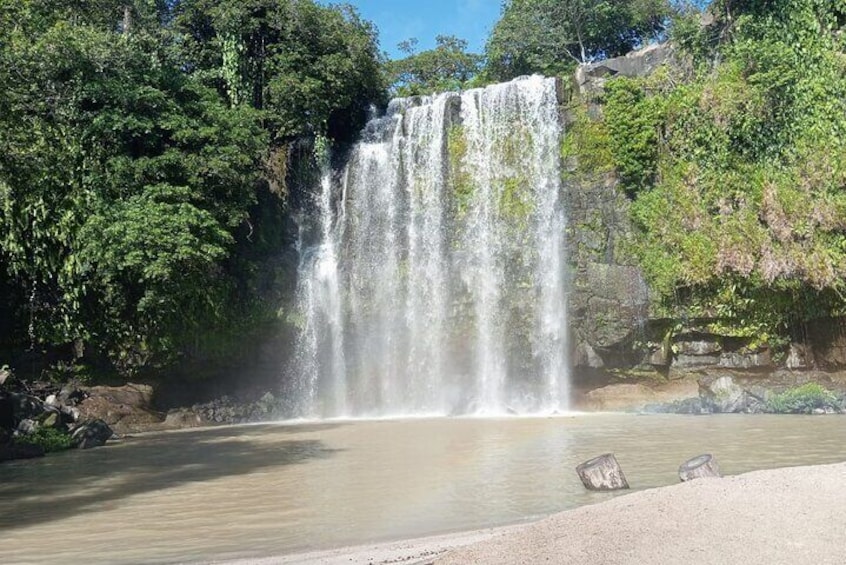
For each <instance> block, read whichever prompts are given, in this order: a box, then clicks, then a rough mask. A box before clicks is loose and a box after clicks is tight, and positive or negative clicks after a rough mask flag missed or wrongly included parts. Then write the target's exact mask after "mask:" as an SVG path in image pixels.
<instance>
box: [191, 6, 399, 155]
mask: <svg viewBox="0 0 846 565" xmlns="http://www.w3.org/2000/svg"><path fill="white" fill-rule="evenodd" d="M175 25H176V28H177V30H178V31H179V32H180V39H181V40H182V41H183V42H184V43H183V44H182V46H181V47H182V50H183V52H184V56H185V57H186V59H187V61H188V64H189V65H190V66H191V67H192V68H194V69H196V74H197V75H198V76H199V77H201V78H202V79H203V82H204V83H205V84H207V85H210V86H212V87H214V88H216V89H217V90H218V91H219V92H220V93H221V94H222V95H225V96H226V97H228V98H229V101H230V103H231V104H232V105H239V104H248V105H251V106H253V107H254V108H258V109H261V110H263V111H264V125H265V127H266V128H267V129H268V131H269V132H270V134H271V137H272V139H273V141H274V143H276V144H279V143H282V142H285V141H287V140H290V139H292V138H295V137H299V136H313V135H328V136H329V137H330V138H333V139H344V140H348V139H351V138H352V137H353V136H354V135H355V134H357V133H358V130H359V128H360V126H361V125H362V124H363V122H364V120H365V118H366V114H367V110H368V109H369V107H370V104H371V103H373V102H378V101H381V100H382V98H383V96H384V92H385V84H384V78H383V73H382V70H381V60H380V56H379V50H378V42H377V39H376V30H375V29H374V28H373V26H372V24H370V22H367V21H365V20H362V19H361V17H360V16H359V15H358V13H357V12H356V11H355V9H354V8H352V7H351V6H349V5H338V6H323V5H321V4H318V3H316V2H314V1H313V0H247V1H243V0H185V1H183V2H180V3H179V4H178V5H177V8H176V20H175Z"/></svg>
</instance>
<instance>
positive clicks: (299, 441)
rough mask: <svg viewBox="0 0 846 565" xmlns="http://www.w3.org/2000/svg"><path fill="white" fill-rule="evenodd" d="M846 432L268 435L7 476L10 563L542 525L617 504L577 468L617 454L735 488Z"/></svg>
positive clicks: (380, 430) (641, 484) (546, 426)
mask: <svg viewBox="0 0 846 565" xmlns="http://www.w3.org/2000/svg"><path fill="white" fill-rule="evenodd" d="M844 439H846V418H843V417H837V416H831V417H786V416H781V417H778V416H709V417H695V416H690V417H688V416H629V415H589V416H578V417H561V418H549V419H511V420H474V419H466V420H465V419H459V420H420V421H385V422H378V421H377V422H349V423H348V422H338V423H326V424H304V425H263V426H246V427H237V428H216V429H208V430H192V431H184V432H174V433H167V434H157V435H149V436H145V437H138V438H134V439H128V440H126V441H124V442H123V443H122V444H116V445H114V446H111V447H106V448H100V449H95V450H92V451H88V452H68V453H65V454H60V455H55V456H51V457H47V458H46V459H43V460H36V461H22V462H13V463H4V464H2V465H0V562H2V563H4V564H12V563H38V564H41V563H63V564H64V563H90V564H99V563H160V562H184V561H189V562H191V561H202V560H211V559H225V558H233V557H248V556H263V555H271V554H283V553H292V552H297V551H304V550H310V549H323V548H330V547H337V546H343V545H349V544H360V543H367V542H371V541H378V540H388V539H399V538H405V537H418V536H424V535H430V534H437V533H444V532H449V531H457V530H467V529H476V528H482V527H489V526H496V525H503V524H509V523H515V522H520V521H524V520H530V519H533V518H537V517H541V516H544V515H547V514H550V513H554V512H557V511H561V510H566V509H568V508H573V507H575V506H579V505H583V504H591V503H595V502H600V501H602V500H604V499H606V498H607V497H608V496H609V495H607V494H592V493H587V492H585V491H584V489H583V487H582V486H581V483H580V482H579V480H578V477H577V476H576V474H575V472H574V471H573V469H574V467H575V466H576V465H577V464H578V463H580V462H581V461H584V460H586V459H588V458H590V457H593V456H595V455H598V454H601V453H604V452H609V451H612V452H614V453H616V454H617V458H618V459H619V461H620V463H621V464H622V466H623V469H624V471H625V472H626V475H627V477H628V479H629V482H630V483H631V484H632V486H633V487H634V488H649V487H655V486H662V485H668V484H674V483H676V482H677V481H678V478H677V476H676V469H677V468H678V465H679V464H680V463H681V462H682V461H684V460H685V459H687V458H689V457H692V456H694V455H697V454H700V453H705V452H709V453H713V454H714V455H715V456H716V457H717V459H718V460H719V462H720V465H721V466H722V468H723V471H724V472H725V473H727V474H735V473H742V472H745V471H750V470H755V469H764V468H772V467H779V466H789V465H805V464H818V463H834V462H839V461H843V460H846V442H844Z"/></svg>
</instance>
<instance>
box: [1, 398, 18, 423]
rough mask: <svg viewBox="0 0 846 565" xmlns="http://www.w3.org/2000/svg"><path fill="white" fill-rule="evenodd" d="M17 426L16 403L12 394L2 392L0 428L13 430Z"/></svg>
mask: <svg viewBox="0 0 846 565" xmlns="http://www.w3.org/2000/svg"><path fill="white" fill-rule="evenodd" d="M14 427H15V405H14V402H13V401H12V397H11V395H9V394H7V393H4V392H0V430H12V429H14Z"/></svg>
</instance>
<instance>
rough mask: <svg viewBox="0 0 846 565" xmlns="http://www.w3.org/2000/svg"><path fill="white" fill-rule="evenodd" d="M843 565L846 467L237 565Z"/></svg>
mask: <svg viewBox="0 0 846 565" xmlns="http://www.w3.org/2000/svg"><path fill="white" fill-rule="evenodd" d="M544 562H546V563H572V564H582V563H584V564H603V565H615V564H632V565H634V564H638V565H640V564H661V565H665V564H675V563H679V564H681V563H685V564H690V563H703V564H705V563H708V564H710V563H713V564H721V565H722V564H727V563H744V564H753V563H767V564H791V565H796V564H806V563H807V564H812V563H813V564H824V563H825V564H827V563H831V564H835V563H836V564H841V563H846V463H842V464H837V465H826V466H818V467H793V468H787V469H776V470H771V471H757V472H754V473H748V474H745V475H739V476H735V477H726V478H723V479H706V480H699V481H693V482H690V483H686V484H679V485H674V486H669V487H664V488H658V489H652V490H647V491H641V492H635V493H632V494H630V495H626V496H622V497H619V498H615V499H612V500H609V501H607V502H604V503H601V504H596V505H593V506H585V507H582V508H578V509H575V510H571V511H568V512H563V513H561V514H557V515H555V516H552V517H550V518H547V519H544V520H541V521H539V522H535V523H533V524H529V525H524V526H511V527H507V528H496V529H490V530H482V531H477V532H466V533H461V534H455V535H447V536H439V537H433V538H424V539H419V540H409V541H403V542H396V543H389V544H374V545H369V546H361V547H350V548H343V549H337V550H333V551H326V552H317V553H309V554H300V555H290V556H284V557H276V558H268V559H261V560H241V561H237V562H233V563H237V564H238V565H270V564H273V563H303V564H310V565H311V564H341V563H344V564H353V563H356V564H357V563H367V564H371V563H372V564H379V563H381V564H389V563H404V564H410V563H413V564H419V563H437V564H438V565H452V564H462V565H463V564H467V563H478V564H485V565H487V564H497V563H526V564H529V563H532V564H534V563H544Z"/></svg>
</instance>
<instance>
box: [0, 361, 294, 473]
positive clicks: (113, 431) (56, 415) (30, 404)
mask: <svg viewBox="0 0 846 565" xmlns="http://www.w3.org/2000/svg"><path fill="white" fill-rule="evenodd" d="M155 401H156V399H155V389H154V387H153V386H152V385H150V384H138V383H127V384H125V385H122V386H84V385H81V384H78V383H74V382H71V383H66V384H61V385H60V384H56V383H52V382H34V383H29V382H25V381H19V380H17V379H15V378H14V376H13V375H12V373H11V371H9V370H8V369H3V370H2V374H0V462H2V461H6V460H11V459H28V458H34V457H42V456H44V455H45V454H46V453H47V452H50V451H60V450H62V449H70V448H81V449H89V448H92V447H99V446H102V445H104V444H105V443H106V442H107V441H108V440H110V439H112V438H119V437H121V436H124V435H126V434H133V433H141V432H151V431H165V430H174V429H183V428H195V427H206V426H214V425H230V424H242V423H250V422H261V421H269V420H276V419H280V417H279V407H278V403H277V400H276V398H275V397H274V396H273V395H272V394H271V393H266V394H264V395H263V396H261V397H260V398H259V399H258V400H256V401H243V400H239V399H236V398H233V397H230V396H227V395H223V396H221V397H219V398H216V399H214V400H211V401H208V402H204V403H195V404H193V405H191V406H187V407H181V408H175V409H170V410H166V411H163V410H159V409H158V408H157V406H156V402H155Z"/></svg>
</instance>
